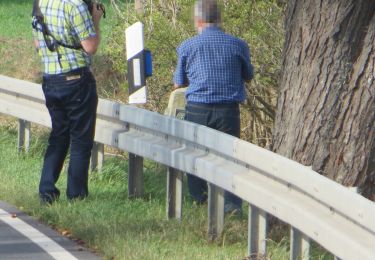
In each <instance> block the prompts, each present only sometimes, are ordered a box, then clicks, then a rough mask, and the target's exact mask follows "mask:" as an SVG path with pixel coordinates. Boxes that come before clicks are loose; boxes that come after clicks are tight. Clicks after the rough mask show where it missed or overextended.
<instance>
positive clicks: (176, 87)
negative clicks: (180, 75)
mask: <svg viewBox="0 0 375 260" xmlns="http://www.w3.org/2000/svg"><path fill="white" fill-rule="evenodd" d="M186 86H187V85H178V84H176V83H175V84H174V85H173V88H174V89H178V88H184V87H186Z"/></svg>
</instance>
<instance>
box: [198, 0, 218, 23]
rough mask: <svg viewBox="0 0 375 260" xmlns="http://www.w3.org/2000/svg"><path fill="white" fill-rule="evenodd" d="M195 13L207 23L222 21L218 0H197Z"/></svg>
mask: <svg viewBox="0 0 375 260" xmlns="http://www.w3.org/2000/svg"><path fill="white" fill-rule="evenodd" d="M194 15H195V16H196V17H199V18H201V19H202V20H203V22H205V23H220V21H221V13H220V8H219V6H218V4H217V1H216V0H197V1H196V2H195V7H194Z"/></svg>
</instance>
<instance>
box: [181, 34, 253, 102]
mask: <svg viewBox="0 0 375 260" xmlns="http://www.w3.org/2000/svg"><path fill="white" fill-rule="evenodd" d="M177 55H178V61H177V67H176V71H175V73H174V83H175V84H177V85H180V86H182V85H189V87H188V89H187V90H186V99H187V101H191V102H196V103H206V104H213V103H215V104H216V103H236V102H242V101H244V100H245V98H246V92H245V88H244V81H245V80H250V79H252V78H253V66H252V65H251V61H250V50H249V47H248V45H247V43H246V42H244V41H242V40H240V39H238V38H236V37H234V36H231V35H229V34H226V33H224V32H223V31H222V30H221V29H220V28H218V27H207V28H206V29H205V30H204V31H203V32H202V33H201V34H199V35H197V36H195V37H193V38H190V39H188V40H186V41H184V42H183V43H182V44H181V45H180V46H179V47H178V48H177Z"/></svg>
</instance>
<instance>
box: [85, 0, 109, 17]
mask: <svg viewBox="0 0 375 260" xmlns="http://www.w3.org/2000/svg"><path fill="white" fill-rule="evenodd" d="M83 2H85V4H86V5H87V7H88V9H89V11H90V14H92V11H93V9H94V4H95V5H96V8H97V9H98V10H102V12H103V18H105V6H104V5H103V4H102V3H100V2H97V1H95V0H94V1H93V0H83Z"/></svg>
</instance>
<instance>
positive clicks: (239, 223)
mask: <svg viewBox="0 0 375 260" xmlns="http://www.w3.org/2000/svg"><path fill="white" fill-rule="evenodd" d="M6 122H9V121H6ZM33 132H37V134H35V135H33V139H32V144H31V148H30V151H29V153H27V154H25V153H21V154H19V153H18V152H17V148H16V147H17V146H16V145H17V144H16V142H17V135H16V134H17V133H16V130H15V128H14V124H10V123H8V124H7V125H6V126H4V125H3V126H0V158H1V161H0V200H4V201H7V202H9V203H11V204H13V205H16V206H17V207H18V208H20V209H21V210H23V211H25V212H26V213H28V214H30V215H32V216H34V217H36V218H38V219H40V221H42V222H44V223H46V224H48V225H50V226H52V227H54V228H55V229H57V230H58V231H60V232H61V233H62V234H64V235H66V236H68V237H70V238H72V239H79V240H80V241H83V242H84V244H85V246H87V247H89V248H91V249H92V250H93V251H96V252H97V253H98V254H99V255H101V256H103V258H104V259H245V258H246V255H247V249H246V247H247V214H246V209H245V214H244V216H243V217H242V218H232V217H229V218H227V219H226V223H225V229H224V232H223V235H222V236H221V237H220V238H219V239H218V240H217V241H215V242H213V243H210V242H208V241H207V239H206V237H207V233H206V232H207V208H206V206H196V205H195V204H193V203H192V202H191V200H190V198H189V197H188V195H187V194H186V187H185V193H184V204H183V219H182V221H181V222H179V221H177V220H166V210H165V183H166V175H165V168H163V167H161V166H160V165H157V164H154V163H151V162H148V161H146V164H145V169H144V170H145V195H144V197H143V198H140V199H134V200H130V199H128V197H127V185H128V182H127V166H128V165H127V160H126V157H124V156H123V155H121V156H118V157H110V158H107V160H106V161H105V165H104V168H103V170H102V172H101V173H98V172H93V173H90V179H89V188H90V195H89V197H88V198H87V199H85V200H82V201H76V202H73V203H72V202H68V201H67V199H66V197H65V190H66V166H65V167H64V170H63V172H62V174H61V177H60V180H59V182H58V184H57V185H58V187H59V189H60V190H61V194H62V195H61V198H60V200H59V201H58V202H57V203H55V204H53V205H52V206H50V207H43V206H40V204H39V199H38V182H39V177H40V171H41V166H42V161H43V154H44V149H45V146H46V141H47V136H48V135H47V131H45V130H40V128H38V129H36V130H35V131H33ZM276 232H278V234H275V231H273V232H271V233H270V237H271V238H272V237H277V239H276V242H275V241H273V240H271V239H269V240H268V242H267V244H268V259H276V260H279V259H289V253H288V251H289V239H288V236H287V231H286V230H280V231H277V230H276ZM280 232H281V233H283V234H284V237H283V235H280ZM285 235H286V236H285ZM312 251H313V252H312V255H313V257H312V259H332V256H329V254H327V253H324V252H323V251H322V250H321V249H320V248H318V247H314V248H313V250H312Z"/></svg>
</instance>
